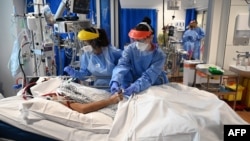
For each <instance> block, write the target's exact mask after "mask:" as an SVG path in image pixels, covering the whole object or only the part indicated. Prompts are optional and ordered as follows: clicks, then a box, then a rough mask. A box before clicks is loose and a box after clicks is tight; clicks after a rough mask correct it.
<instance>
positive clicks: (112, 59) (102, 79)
mask: <svg viewBox="0 0 250 141" xmlns="http://www.w3.org/2000/svg"><path fill="white" fill-rule="evenodd" d="M78 38H79V40H81V41H84V43H85V44H86V46H84V47H83V50H84V53H83V55H82V56H81V58H80V70H75V69H74V68H73V67H71V66H67V67H65V68H64V71H65V72H67V73H68V74H69V75H70V76H72V77H73V78H78V79H80V80H85V79H86V76H91V75H92V76H96V78H97V79H96V80H95V82H94V86H109V83H110V78H111V75H112V71H113V69H114V67H115V66H116V64H117V63H118V59H119V58H120V57H121V54H122V50H120V49H117V48H116V47H114V46H112V45H110V44H109V40H108V37H107V34H106V32H105V30H104V29H97V28H93V27H91V28H86V29H83V30H81V31H80V32H79V33H78Z"/></svg>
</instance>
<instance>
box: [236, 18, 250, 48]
mask: <svg viewBox="0 0 250 141" xmlns="http://www.w3.org/2000/svg"><path fill="white" fill-rule="evenodd" d="M248 18H249V13H240V14H238V15H237V16H236V20H235V29H234V38H233V44H234V45H242V46H247V45H249V38H250V27H249V26H248Z"/></svg>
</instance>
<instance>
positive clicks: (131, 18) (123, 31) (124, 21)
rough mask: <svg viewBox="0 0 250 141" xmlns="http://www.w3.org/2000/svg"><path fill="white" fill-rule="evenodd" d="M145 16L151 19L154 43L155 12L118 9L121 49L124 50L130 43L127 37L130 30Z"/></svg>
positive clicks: (153, 10)
mask: <svg viewBox="0 0 250 141" xmlns="http://www.w3.org/2000/svg"><path fill="white" fill-rule="evenodd" d="M145 16H147V17H149V18H150V19H151V25H152V27H153V30H154V32H155V36H154V42H155V41H156V33H157V31H156V25H157V11H156V10H155V9H123V8H121V9H120V16H119V23H120V24H119V46H120V48H121V49H123V48H124V45H126V44H128V43H130V39H129V37H128V33H129V31H130V29H132V28H134V27H135V26H136V25H137V24H139V23H140V22H141V21H142V20H143V18H144V17H145Z"/></svg>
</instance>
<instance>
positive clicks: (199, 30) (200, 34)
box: [193, 27, 205, 59]
mask: <svg viewBox="0 0 250 141" xmlns="http://www.w3.org/2000/svg"><path fill="white" fill-rule="evenodd" d="M194 30H195V31H196V33H197V34H198V37H197V40H196V41H195V45H194V46H195V48H196V49H195V52H194V54H193V56H194V58H196V59H200V48H201V39H202V38H204V37H205V32H204V30H203V29H202V28H200V27H196V28H194Z"/></svg>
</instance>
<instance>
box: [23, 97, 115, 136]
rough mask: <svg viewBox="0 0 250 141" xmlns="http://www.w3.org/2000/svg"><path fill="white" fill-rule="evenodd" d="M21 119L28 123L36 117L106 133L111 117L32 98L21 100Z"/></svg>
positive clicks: (110, 123)
mask: <svg viewBox="0 0 250 141" xmlns="http://www.w3.org/2000/svg"><path fill="white" fill-rule="evenodd" d="M20 111H21V113H22V117H23V120H24V121H25V122H26V123H27V124H29V121H32V122H33V121H34V118H35V119H36V120H37V119H38V118H40V119H41V120H42V119H46V120H50V121H54V122H57V123H60V124H63V125H65V126H69V127H73V128H77V129H82V130H87V131H92V132H96V133H108V132H109V131H110V129H111V125H112V122H113V119H112V118H111V117H109V116H107V115H105V114H103V113H100V112H92V113H88V114H82V113H78V112H76V111H73V110H71V109H70V108H68V107H66V106H64V105H63V104H61V103H58V102H55V101H51V100H46V99H43V98H34V99H31V100H28V101H26V102H23V103H22V104H21V106H20Z"/></svg>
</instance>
